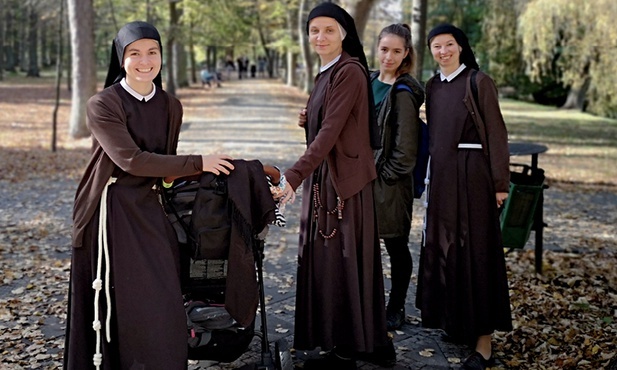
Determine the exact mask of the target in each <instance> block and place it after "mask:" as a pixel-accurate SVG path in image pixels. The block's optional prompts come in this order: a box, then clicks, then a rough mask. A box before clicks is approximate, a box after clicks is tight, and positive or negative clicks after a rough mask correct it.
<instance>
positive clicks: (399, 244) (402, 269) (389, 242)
mask: <svg viewBox="0 0 617 370" xmlns="http://www.w3.org/2000/svg"><path fill="white" fill-rule="evenodd" d="M408 240H409V237H407V236H399V237H394V238H384V240H383V241H384V243H385V245H386V250H387V251H388V255H389V256H390V265H391V266H392V269H391V275H392V288H391V290H390V299H389V300H388V307H387V311H388V312H396V311H398V310H400V309H402V308H403V307H405V298H406V297H407V289H408V288H409V281H410V280H411V272H412V269H413V261H412V259H411V253H410V252H409V246H408V245H407V242H408Z"/></svg>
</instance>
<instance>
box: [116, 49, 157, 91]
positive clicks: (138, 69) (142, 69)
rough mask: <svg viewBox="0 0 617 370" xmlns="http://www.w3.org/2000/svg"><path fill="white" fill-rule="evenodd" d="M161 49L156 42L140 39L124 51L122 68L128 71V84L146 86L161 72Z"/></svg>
mask: <svg viewBox="0 0 617 370" xmlns="http://www.w3.org/2000/svg"><path fill="white" fill-rule="evenodd" d="M161 63H162V60H161V48H160V45H159V43H158V41H156V40H152V39H140V40H137V41H135V42H132V43H130V44H129V45H128V46H127V47H126V48H125V49H124V59H123V63H122V66H123V67H124V70H125V71H126V82H127V83H128V84H129V86H131V87H135V86H140V85H141V86H145V85H146V84H148V85H149V84H151V83H152V81H153V80H154V79H155V78H156V76H157V75H158V74H159V72H160V71H161Z"/></svg>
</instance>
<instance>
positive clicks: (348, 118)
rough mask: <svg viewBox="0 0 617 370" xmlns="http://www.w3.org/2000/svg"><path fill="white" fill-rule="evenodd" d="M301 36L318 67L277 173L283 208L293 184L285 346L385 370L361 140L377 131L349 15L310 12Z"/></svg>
mask: <svg viewBox="0 0 617 370" xmlns="http://www.w3.org/2000/svg"><path fill="white" fill-rule="evenodd" d="M307 33H308V35H309V41H310V44H311V46H312V47H313V49H314V50H315V52H316V53H317V54H318V55H319V58H320V60H321V68H320V72H319V75H318V76H317V78H316V80H315V88H314V89H313V91H312V92H311V96H310V97H309V100H308V104H307V107H306V110H303V111H302V112H301V114H300V125H301V126H304V128H305V130H306V138H307V149H306V151H305V152H304V154H303V155H302V156H301V157H300V159H298V161H297V162H296V163H295V164H294V165H293V166H291V168H289V169H287V171H285V173H284V176H285V178H286V179H287V182H288V184H287V186H286V188H285V190H284V194H283V202H287V201H293V199H294V198H295V190H296V189H297V188H298V187H299V186H300V184H301V183H302V182H303V194H302V215H301V226H300V248H299V251H298V284H297V290H296V317H295V332H294V347H295V349H296V350H304V349H306V350H312V349H315V348H317V347H320V348H321V349H322V350H324V351H329V354H328V356H326V358H325V359H322V360H318V361H311V360H309V361H306V363H305V368H308V369H310V368H324V367H323V366H326V368H328V367H330V368H336V369H347V368H352V369H355V368H356V365H355V360H356V359H360V358H362V359H367V360H369V361H372V362H376V363H380V364H388V365H390V366H392V365H393V363H394V362H395V359H396V354H395V352H394V347H393V345H392V342H391V341H390V340H389V339H388V336H387V331H386V317H385V298H384V289H383V275H382V266H381V255H380V248H379V240H378V235H377V227H376V226H377V225H376V219H375V209H374V204H373V180H374V179H375V178H376V171H375V165H374V160H373V152H372V148H371V146H372V144H373V145H374V146H378V145H379V139H378V138H377V137H375V136H373V135H371V134H375V135H376V134H377V130H376V127H373V125H375V122H374V119H372V117H374V116H373V114H374V106H373V102H372V97H371V90H370V82H369V76H368V67H367V65H366V57H365V55H364V51H363V49H362V44H361V43H360V39H359V38H358V35H357V31H356V28H355V23H354V20H353V18H352V17H351V16H350V15H349V14H348V13H347V12H346V11H345V10H343V9H342V8H341V7H339V6H338V5H335V4H332V3H322V4H320V5H318V6H317V7H315V8H314V9H313V10H311V12H310V13H309V16H308V22H307ZM372 127H373V128H372ZM321 362H325V363H321Z"/></svg>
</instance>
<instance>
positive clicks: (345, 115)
mask: <svg viewBox="0 0 617 370" xmlns="http://www.w3.org/2000/svg"><path fill="white" fill-rule="evenodd" d="M351 59H353V58H352V57H350V56H349V55H348V54H347V53H345V52H343V54H342V55H341V59H340V60H339V61H338V62H337V63H336V64H335V65H334V66H333V67H332V68H335V69H334V70H333V71H332V73H335V75H334V76H333V78H332V84H330V85H329V86H328V91H327V92H326V94H325V96H326V97H327V99H326V100H327V101H325V102H324V103H323V105H322V107H323V109H322V117H323V120H322V123H321V129H320V130H319V132H318V133H317V136H316V137H315V140H313V142H311V143H310V144H309V146H308V147H307V149H306V151H305V152H304V154H303V155H302V156H301V157H300V159H298V161H297V162H296V163H295V164H294V165H293V166H292V167H291V168H289V169H288V170H287V171H285V178H286V179H287V182H288V183H289V184H290V185H291V187H292V188H293V189H294V190H295V189H297V188H298V186H300V183H301V182H302V181H303V180H304V179H305V178H307V177H308V176H309V175H310V174H311V173H313V171H315V170H316V169H317V168H318V167H319V165H320V164H321V163H322V162H323V161H324V160H326V161H327V162H328V168H329V169H330V174H331V176H332V184H333V186H334V189H335V190H336V193H337V194H338V196H339V197H341V199H343V200H345V199H348V198H349V197H351V196H353V195H355V194H357V193H358V192H360V190H362V189H363V188H364V187H365V186H366V184H368V183H369V182H371V181H373V180H374V179H375V178H376V177H377V172H376V170H375V160H374V159H373V150H372V149H371V145H370V141H369V130H368V120H369V110H368V104H369V98H368V84H367V78H368V77H367V76H366V73H365V72H364V71H363V70H362V68H361V67H360V65H359V64H357V63H353V62H351ZM309 99H310V98H309ZM349 107H351V112H350V110H349ZM313 114H316V112H314V113H313Z"/></svg>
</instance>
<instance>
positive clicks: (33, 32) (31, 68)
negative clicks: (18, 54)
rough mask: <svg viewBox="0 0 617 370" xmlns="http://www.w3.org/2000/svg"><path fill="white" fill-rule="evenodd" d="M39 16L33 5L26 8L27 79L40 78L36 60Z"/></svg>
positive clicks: (37, 59)
mask: <svg viewBox="0 0 617 370" xmlns="http://www.w3.org/2000/svg"><path fill="white" fill-rule="evenodd" d="M38 21H39V15H38V12H37V11H36V8H35V6H34V4H31V5H30V6H29V7H28V72H27V74H26V76H28V77H41V74H40V73H39V58H38V48H37V47H38V40H39V38H38V28H39V22H38Z"/></svg>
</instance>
